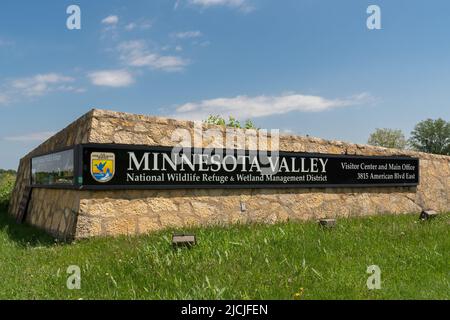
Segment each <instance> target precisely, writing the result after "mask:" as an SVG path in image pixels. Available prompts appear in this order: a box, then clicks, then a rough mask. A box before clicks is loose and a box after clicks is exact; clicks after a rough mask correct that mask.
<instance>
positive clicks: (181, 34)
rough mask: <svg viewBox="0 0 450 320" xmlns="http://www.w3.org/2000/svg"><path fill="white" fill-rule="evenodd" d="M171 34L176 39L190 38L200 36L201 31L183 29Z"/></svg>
mask: <svg viewBox="0 0 450 320" xmlns="http://www.w3.org/2000/svg"><path fill="white" fill-rule="evenodd" d="M172 36H173V37H175V38H178V39H192V38H198V37H201V36H202V33H201V32H200V31H185V32H176V33H173V34H172Z"/></svg>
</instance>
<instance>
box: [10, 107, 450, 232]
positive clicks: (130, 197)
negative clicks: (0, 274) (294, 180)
mask: <svg viewBox="0 0 450 320" xmlns="http://www.w3.org/2000/svg"><path fill="white" fill-rule="evenodd" d="M206 129H214V130H215V131H216V132H219V133H220V134H222V135H223V136H224V137H225V135H226V129H224V128H222V127H216V126H209V125H203V126H200V128H199V126H198V125H195V124H194V123H193V122H189V121H177V120H172V119H165V118H158V117H150V116H142V115H133V114H126V113H119V112H111V111H104V110H92V111H90V112H89V113H88V114H86V115H84V116H83V117H81V118H80V119H78V120H77V121H76V122H74V123H73V124H72V125H70V126H68V127H67V128H66V129H64V130H63V131H61V132H60V133H58V134H56V135H55V136H54V137H52V138H50V139H49V140H48V141H46V142H45V143H43V144H42V145H41V146H39V147H38V148H36V149H35V150H33V151H32V152H31V153H30V154H28V155H27V156H25V157H24V158H23V159H22V160H21V162H20V166H19V170H18V179H17V183H16V186H15V189H14V194H13V198H12V200H11V204H10V209H9V212H10V214H11V215H17V212H18V206H19V203H20V200H21V198H22V193H23V190H24V188H25V186H27V185H29V184H30V180H29V179H30V160H31V158H32V157H34V156H37V155H41V154H44V153H47V152H51V151H57V150H60V149H63V148H65V147H68V146H73V145H76V144H81V143H101V144H136V145H147V146H168V147H170V146H173V145H174V144H175V143H177V141H174V140H173V133H174V132H175V131H176V130H184V131H186V132H188V133H190V134H191V135H192V136H193V137H194V139H193V143H194V146H195V147H212V146H214V144H215V140H214V139H213V138H209V137H207V136H206V137H203V139H195V137H196V136H198V135H201V134H202V132H203V130H206ZM249 134H250V135H251V134H252V132H249ZM252 141H253V140H251V141H250V140H249V141H247V140H246V141H241V142H239V141H236V142H235V143H234V144H233V147H234V148H243V149H250V150H252V149H263V148H264V147H266V148H267V147H269V148H270V144H271V141H270V139H269V143H268V145H267V146H262V145H251V143H253V142H252ZM279 149H280V151H286V152H308V153H324V154H338V155H342V154H348V155H361V156H377V155H378V156H410V157H416V158H419V159H420V184H419V185H418V186H417V187H369V188H333V189H331V188H325V189H319V188H302V189H297V188H287V189H270V188H266V189H226V188H224V189H189V190H188V189H178V190H157V189H156V190H75V189H74V190H67V189H53V188H52V189H49V188H34V189H33V191H32V196H31V201H30V203H29V206H28V212H27V215H26V222H27V223H30V224H32V225H35V226H37V227H39V228H42V229H45V230H47V231H48V232H50V233H51V234H53V235H55V236H57V237H59V238H64V239H69V238H85V237H91V236H106V235H118V234H139V233H146V232H150V231H155V230H160V229H163V228H167V227H176V228H184V227H188V226H193V225H211V224H229V223H237V222H241V223H249V222H264V223H274V222H280V221H286V220H289V219H292V220H307V219H318V218H322V217H350V216H360V215H376V214H402V213H418V212H420V211H421V210H422V209H434V210H437V211H442V212H444V211H447V212H448V211H450V157H448V156H440V155H431V154H425V153H418V152H412V151H405V150H396V149H386V148H380V147H372V146H367V145H358V144H349V143H344V142H340V141H327V140H322V139H317V138H310V137H300V136H293V135H282V136H281V137H280V141H279ZM242 204H245V206H243V205H242ZM244 207H245V210H242V209H243V208H244Z"/></svg>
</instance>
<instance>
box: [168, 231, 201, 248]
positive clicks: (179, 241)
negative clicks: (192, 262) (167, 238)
mask: <svg viewBox="0 0 450 320" xmlns="http://www.w3.org/2000/svg"><path fill="white" fill-rule="evenodd" d="M196 244H197V238H196V236H195V234H174V235H172V246H173V247H174V248H179V247H193V246H195V245H196Z"/></svg>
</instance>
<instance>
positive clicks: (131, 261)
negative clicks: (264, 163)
mask: <svg viewBox="0 0 450 320" xmlns="http://www.w3.org/2000/svg"><path fill="white" fill-rule="evenodd" d="M449 223H450V214H446V215H441V216H439V217H438V218H436V219H435V220H434V221H429V222H419V221H418V219H417V216H416V215H404V216H392V215H385V216H378V217H372V218H352V219H348V220H344V219H343V220H340V221H339V223H338V226H337V227H336V228H335V229H334V230H321V229H320V228H319V227H318V226H317V224H316V223H314V222H308V223H291V222H290V223H282V224H277V225H247V226H231V227H212V228H200V229H193V230H190V231H192V232H194V233H196V234H197V237H198V241H199V243H198V245H197V246H196V247H194V248H192V249H175V250H174V249H172V248H171V246H170V235H171V232H170V231H165V232H160V233H155V234H151V235H147V236H141V237H119V238H114V239H111V238H107V239H93V240H86V241H80V242H76V243H74V244H71V245H67V244H60V243H57V242H55V241H54V240H53V239H52V238H51V237H49V236H47V235H45V234H43V233H41V232H39V231H36V230H34V229H33V228H30V227H27V226H18V225H15V224H14V223H12V222H11V220H9V218H8V217H6V215H5V214H4V213H2V214H0V274H1V275H2V276H1V277H0V298H1V299H11V298H14V299H25V298H26V299H29V298H31V299H94V298H99V299H204V298H212V299H216V298H218V299H293V298H294V296H295V294H296V293H297V295H296V298H301V299H449V298H450V234H449V230H450V224H449ZM374 264H375V265H378V266H379V267H380V268H381V272H382V274H381V278H382V289H381V290H373V291H371V290H368V289H367V286H366V281H367V278H368V276H369V274H367V273H366V269H367V267H368V266H369V265H374ZM69 265H78V266H79V267H80V268H81V270H82V274H81V290H68V289H67V288H66V280H67V277H68V275H67V273H66V270H67V268H68V266H69Z"/></svg>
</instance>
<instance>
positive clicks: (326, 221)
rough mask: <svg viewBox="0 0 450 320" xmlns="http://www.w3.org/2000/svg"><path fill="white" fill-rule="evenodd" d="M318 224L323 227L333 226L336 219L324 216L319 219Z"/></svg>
mask: <svg viewBox="0 0 450 320" xmlns="http://www.w3.org/2000/svg"><path fill="white" fill-rule="evenodd" d="M319 225H320V226H321V227H323V228H327V229H330V228H334V227H335V226H336V219H331V218H325V219H320V220H319Z"/></svg>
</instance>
